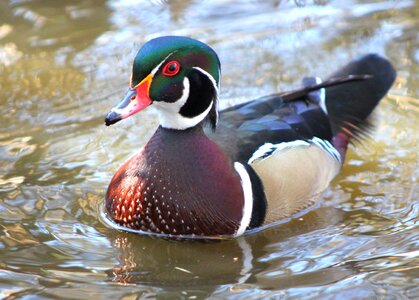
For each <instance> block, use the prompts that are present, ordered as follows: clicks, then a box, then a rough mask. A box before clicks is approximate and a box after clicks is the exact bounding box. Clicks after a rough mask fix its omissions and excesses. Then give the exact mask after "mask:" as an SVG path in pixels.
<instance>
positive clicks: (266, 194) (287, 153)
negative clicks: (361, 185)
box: [105, 36, 396, 237]
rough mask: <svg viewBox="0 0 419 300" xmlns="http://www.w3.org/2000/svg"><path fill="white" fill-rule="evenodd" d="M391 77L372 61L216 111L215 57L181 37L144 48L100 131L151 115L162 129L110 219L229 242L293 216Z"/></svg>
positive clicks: (120, 182)
mask: <svg viewBox="0 0 419 300" xmlns="http://www.w3.org/2000/svg"><path fill="white" fill-rule="evenodd" d="M395 76H396V73H395V71H394V69H393V67H392V66H391V64H390V63H389V62H388V61H387V60H386V59H384V58H382V57H379V56H378V55H375V54H369V55H366V56H364V57H361V58H360V59H357V60H355V61H352V62H351V63H349V64H348V65H346V66H345V67H343V68H342V69H340V70H339V71H338V72H336V73H334V74H333V75H331V76H330V77H329V79H327V80H325V81H324V82H321V80H320V79H319V78H305V79H304V80H303V87H302V88H301V89H298V90H294V91H291V92H285V93H278V94H274V95H270V96H265V97H262V98H259V99H256V100H252V101H249V102H246V103H243V104H239V105H236V106H233V107H230V108H228V109H226V110H223V111H220V112H218V109H217V106H218V94H219V88H220V61H219V59H218V56H217V54H216V53H215V52H214V50H213V49H212V48H210V47H209V46H208V45H206V44H204V43H202V42H200V41H197V40H194V39H191V38H187V37H179V36H165V37H159V38H156V39H153V40H150V41H149V42H147V43H146V44H144V46H143V47H142V48H141V49H140V50H139V51H138V53H137V55H136V57H135V59H134V63H133V68H132V74H131V81H130V86H129V90H128V93H127V95H126V96H125V98H123V100H122V101H121V102H120V103H119V104H118V105H117V106H116V107H114V108H113V109H112V110H111V111H110V112H109V113H108V115H107V116H106V118H105V123H106V125H107V126H109V125H111V124H114V123H116V122H118V121H120V120H122V119H125V118H128V117H129V116H131V115H133V114H135V113H137V112H139V111H141V110H143V109H145V108H147V107H148V106H152V107H154V108H155V109H156V111H157V112H158V116H159V121H160V126H159V127H158V128H157V130H156V131H155V133H154V135H153V136H152V137H151V139H150V140H149V141H148V142H147V144H146V145H145V146H144V147H143V148H141V149H140V151H139V152H138V153H137V154H135V155H134V156H132V157H131V158H129V159H128V161H126V162H125V163H124V164H123V165H122V167H120V168H119V170H118V171H117V172H116V174H115V175H114V176H113V178H112V180H111V182H110V185H109V188H108V190H107V193H106V210H107V213H108V214H109V216H110V218H111V219H113V221H114V222H116V223H117V224H119V225H121V226H123V227H126V228H130V229H134V230H139V231H143V232H148V233H153V234H157V235H167V236H175V237H179V236H180V237H183V236H185V237H186V236H206V237H217V236H229V237H237V236H240V235H243V234H245V233H246V232H249V231H250V230H252V229H255V228H260V227H263V226H267V225H269V224H272V223H274V222H277V221H279V220H281V219H283V218H286V217H289V216H292V215H293V214H295V213H297V212H298V211H300V210H302V209H304V208H306V207H308V206H309V205H312V204H313V203H314V202H315V201H316V199H317V198H319V196H320V195H321V193H322V192H323V191H324V190H325V189H326V188H327V186H328V185H329V183H330V182H331V180H332V179H333V178H334V177H335V176H336V175H337V174H338V173H339V171H340V169H341V166H342V164H343V161H344V158H345V153H346V149H347V146H348V143H349V141H350V140H352V139H355V140H359V139H360V137H362V136H363V135H364V134H365V132H366V131H367V130H368V127H369V122H368V116H369V115H370V114H371V112H372V111H373V109H374V108H375V106H376V105H377V104H378V102H379V101H380V99H381V98H382V97H384V95H385V94H386V93H387V91H388V90H389V88H390V87H391V85H392V84H393V82H394V79H395Z"/></svg>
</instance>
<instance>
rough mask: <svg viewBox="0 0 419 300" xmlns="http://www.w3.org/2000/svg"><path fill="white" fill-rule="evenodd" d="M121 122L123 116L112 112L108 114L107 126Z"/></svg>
mask: <svg viewBox="0 0 419 300" xmlns="http://www.w3.org/2000/svg"><path fill="white" fill-rule="evenodd" d="M121 120H122V117H121V115H120V114H119V113H117V112H115V111H113V110H112V111H110V112H109V113H108V115H107V116H106V118H105V125H106V126H110V125H112V124H115V123H116V122H118V121H121Z"/></svg>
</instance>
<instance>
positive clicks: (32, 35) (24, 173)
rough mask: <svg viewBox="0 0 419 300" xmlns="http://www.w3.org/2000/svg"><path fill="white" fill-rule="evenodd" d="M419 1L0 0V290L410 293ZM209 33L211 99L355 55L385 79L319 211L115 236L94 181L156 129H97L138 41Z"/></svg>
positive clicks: (112, 294)
mask: <svg viewBox="0 0 419 300" xmlns="http://www.w3.org/2000/svg"><path fill="white" fill-rule="evenodd" d="M418 20H419V1H413V0H412V1H409V0H400V1H390V0H389V1H356V0H345V1H333V0H330V1H327V0H325V1H310V0H307V1H246V0H244V1H239V2H237V3H236V2H232V1H222V0H216V1H203V2H202V1H167V2H166V1H135V0H132V1H105V0H99V1H93V0H88V1H82V0H77V1H72V2H71V3H67V2H65V1H52V0H48V1H38V0H30V1H9V0H6V1H1V2H0V90H1V96H0V101H1V106H0V113H1V116H2V117H1V119H0V124H1V126H0V222H1V223H0V226H1V228H2V233H1V235H0V257H1V260H0V262H1V268H0V297H2V298H8V299H16V298H26V297H29V296H30V295H35V296H37V297H40V298H60V299H74V298H76V299H102V298H122V297H133V298H134V297H151V298H154V297H156V296H157V295H160V296H163V297H167V298H192V299H193V298H205V297H213V298H217V297H218V298H226V297H231V298H233V297H234V298H235V297H238V298H239V297H241V298H246V299H259V298H262V297H276V298H281V297H284V298H295V299H301V298H302V297H304V298H306V299H342V298H351V297H352V298H354V297H355V298H356V299H375V298H384V299H406V298H410V299H417V298H419V288H418V286H419V279H418V278H419V268H418V266H419V252H418V251H419V230H418V213H419V203H418V182H417V181H418V179H417V178H418V175H419V174H418V170H419V168H418V157H417V155H418V154H417V153H418V152H419V147H418V145H419V140H418V132H419V125H418V122H417V120H418V115H419V67H418V66H419V50H418V49H419V41H418V34H417V33H418V30H419V23H418ZM161 35H186V36H191V37H194V38H197V39H200V40H202V41H204V42H206V43H209V44H210V45H211V46H212V47H213V48H214V49H215V50H216V51H217V53H218V54H219V56H220V60H221V64H222V89H221V97H220V98H221V99H220V101H221V103H220V106H221V107H224V108H225V107H228V106H230V105H232V104H234V103H239V102H242V101H245V100H249V99H252V98H256V97H259V96H263V95H267V94H271V93H274V92H276V91H284V90H287V89H291V88H295V87H297V86H299V84H300V80H301V79H302V78H303V77H304V76H307V75H319V76H322V77H326V76H327V75H329V74H330V73H332V72H333V71H334V70H335V69H337V68H338V67H339V66H341V65H344V64H345V63H347V62H348V61H349V60H351V59H353V58H355V57H358V56H360V55H362V54H365V53H369V52H375V53H379V54H381V55H384V56H386V57H388V58H389V59H390V60H391V61H392V63H393V64H394V66H395V68H396V69H397V72H398V77H397V79H396V82H395V84H394V86H393V88H392V89H391V91H390V92H389V94H388V96H386V97H385V99H384V100H383V101H382V103H381V104H380V105H379V107H378V109H377V111H376V114H375V123H376V129H375V130H374V131H373V132H372V134H371V137H370V138H369V139H367V140H366V141H364V143H363V144H356V145H354V146H352V147H351V148H350V150H349V153H348V157H347V162H346V164H345V166H344V168H343V170H342V173H341V174H340V175H339V176H338V177H337V178H336V179H335V180H334V181H333V184H332V185H331V187H330V188H329V189H328V190H327V191H326V192H325V194H324V196H323V199H322V200H321V203H320V205H319V206H316V207H314V208H312V209H310V210H308V211H307V212H305V213H304V214H302V215H300V216H298V217H296V218H294V219H292V220H290V221H288V222H285V223H283V224H281V225H278V226H275V227H273V228H270V229H268V230H265V231H262V232H259V233H256V234H252V235H249V236H246V237H244V238H240V239H236V240H228V241H222V242H216V243H201V242H174V241H167V240H164V239H158V238H150V237H147V236H139V235H135V234H130V233H127V232H121V231H117V230H115V229H113V228H110V227H109V226H107V225H106V224H105V223H104V222H103V221H102V220H101V217H100V215H101V207H102V204H103V201H104V194H105V192H106V188H107V185H108V183H109V181H110V179H111V177H112V175H113V173H114V172H115V171H116V169H117V168H118V167H119V166H120V165H121V164H122V163H123V161H125V160H126V159H127V158H128V157H129V156H130V155H132V154H133V153H135V152H136V151H138V149H139V148H140V147H141V146H142V145H144V143H145V142H146V141H147V140H148V138H149V137H150V136H151V135H152V133H153V131H154V130H155V128H156V126H157V120H156V117H155V115H154V113H153V112H151V111H145V112H142V113H140V114H138V115H137V116H135V117H133V118H130V119H128V120H125V121H124V122H121V123H120V124H119V123H118V126H113V127H110V128H106V127H105V126H104V124H103V119H104V116H105V114H106V113H107V112H108V111H109V109H110V108H111V107H113V106H114V105H115V104H116V103H117V102H118V101H119V100H120V98H121V97H122V96H123V95H124V93H125V91H126V89H127V88H128V82H129V78H130V72H131V63H132V59H133V57H134V56H135V53H136V51H137V50H138V48H139V47H140V46H141V45H142V44H143V43H144V42H145V41H147V40H149V39H150V38H153V37H156V36H161Z"/></svg>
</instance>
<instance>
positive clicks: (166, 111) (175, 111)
mask: <svg viewBox="0 0 419 300" xmlns="http://www.w3.org/2000/svg"><path fill="white" fill-rule="evenodd" d="M189 91H190V83H189V79H188V77H185V78H184V79H183V92H182V96H181V97H180V98H179V100H177V101H176V102H173V103H169V102H164V101H154V102H153V106H154V107H155V108H156V110H157V113H158V114H159V119H160V125H161V126H163V127H165V128H171V129H179V130H181V129H187V128H191V127H193V126H195V125H197V124H198V123H200V122H201V121H202V120H204V118H205V117H206V116H207V115H208V113H209V111H210V110H211V107H212V105H213V102H211V103H210V105H209V106H208V107H207V109H206V110H205V111H203V112H202V113H200V114H199V115H197V116H195V117H193V118H186V117H184V116H182V115H181V114H180V113H179V111H180V109H181V108H182V107H183V106H184V105H185V103H186V101H187V100H188V98H189Z"/></svg>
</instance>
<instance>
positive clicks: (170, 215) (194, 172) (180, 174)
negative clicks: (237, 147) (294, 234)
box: [107, 126, 244, 235]
mask: <svg viewBox="0 0 419 300" xmlns="http://www.w3.org/2000/svg"><path fill="white" fill-rule="evenodd" d="M127 191H128V192H127ZM128 195H129V196H128ZM243 203H244V196H243V191H242V187H241V182H240V177H239V176H238V174H237V173H236V172H235V170H234V167H233V165H232V164H231V162H230V161H229V160H228V158H227V157H226V156H225V154H224V153H223V152H222V150H221V149H220V147H219V146H218V145H217V144H215V143H214V142H213V141H211V140H210V139H209V138H208V137H207V136H206V135H205V133H204V131H203V128H202V126H195V127H192V128H189V129H186V130H174V129H166V128H163V127H159V128H158V129H157V130H156V132H155V133H154V135H153V137H152V138H151V139H150V141H149V142H148V143H147V145H146V146H145V147H144V148H143V150H142V151H141V152H140V153H139V154H138V155H136V156H134V157H132V158H131V159H130V160H129V161H128V162H127V163H126V164H125V165H124V166H122V167H121V169H120V171H118V172H117V174H115V177H114V178H113V179H112V182H111V184H110V188H109V190H108V193H107V204H108V206H107V207H108V210H109V211H110V213H112V214H113V215H114V219H116V220H120V223H122V224H123V225H124V226H128V227H133V228H136V229H142V230H148V231H154V232H161V233H168V234H199V235H218V234H234V233H235V232H236V231H237V230H238V228H239V227H240V222H241V220H242V216H243ZM122 206H124V209H122ZM125 206H126V207H125ZM122 211H124V212H127V211H131V212H132V213H131V214H132V215H131V220H134V221H135V222H128V221H124V218H125V220H128V217H127V216H126V215H124V214H122Z"/></svg>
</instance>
